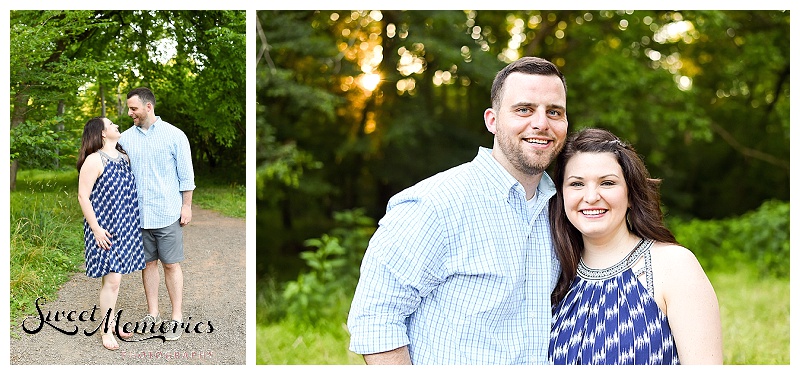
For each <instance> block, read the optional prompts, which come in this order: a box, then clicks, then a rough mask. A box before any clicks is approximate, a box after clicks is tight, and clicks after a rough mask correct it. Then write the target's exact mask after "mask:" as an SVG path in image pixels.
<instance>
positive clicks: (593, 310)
mask: <svg viewBox="0 0 800 375" xmlns="http://www.w3.org/2000/svg"><path fill="white" fill-rule="evenodd" d="M652 244H653V240H642V241H640V242H639V244H638V245H637V246H636V247H635V248H634V249H633V251H631V253H630V254H629V255H628V256H627V257H626V258H625V259H623V260H621V261H620V262H619V263H617V264H616V265H614V266H611V267H609V268H606V269H591V268H588V267H586V265H585V264H583V261H581V262H580V264H579V265H578V275H577V276H576V277H575V280H574V281H573V282H572V285H571V286H570V289H569V291H568V292H567V295H566V296H565V297H564V299H562V300H561V302H559V303H558V304H557V305H556V306H555V307H554V308H553V325H552V331H551V333H550V349H549V352H548V355H549V357H550V362H551V363H553V364H557V365H558V364H567V365H584V364H593V365H599V364H609V365H638V364H674V365H677V364H679V361H678V351H677V349H676V347H675V339H674V338H673V336H672V331H671V330H670V328H669V322H668V321H667V316H666V315H664V313H663V312H662V311H661V310H660V309H659V307H658V305H657V304H656V302H655V300H654V299H653V296H654V294H653V272H652V267H651V264H650V246H651V245H652ZM642 256H644V264H645V265H644V267H643V269H642V270H641V271H640V272H639V274H641V272H645V273H646V278H647V284H648V285H647V287H645V286H644V285H642V284H641V283H640V282H639V279H638V278H637V275H636V274H635V273H634V270H633V269H632V266H633V265H634V264H636V262H637V261H638V260H639V258H640V257H642Z"/></svg>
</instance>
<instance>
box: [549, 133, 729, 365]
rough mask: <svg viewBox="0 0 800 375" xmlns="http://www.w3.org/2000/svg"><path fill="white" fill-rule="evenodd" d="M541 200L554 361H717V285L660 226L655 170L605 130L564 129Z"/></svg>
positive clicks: (719, 338)
mask: <svg viewBox="0 0 800 375" xmlns="http://www.w3.org/2000/svg"><path fill="white" fill-rule="evenodd" d="M553 182H554V183H555V185H556V197H555V199H552V200H551V204H550V221H551V225H552V227H553V231H554V233H555V235H554V241H553V244H554V247H555V249H556V251H557V252H558V254H559V259H560V261H561V265H562V274H561V277H560V279H559V281H558V285H557V286H556V289H555V291H554V292H553V303H554V310H553V311H554V315H553V331H552V332H551V335H550V348H549V356H550V360H551V362H553V363H554V364H701V363H702V364H721V363H722V332H721V331H722V328H721V323H720V313H719V305H718V302H717V297H716V293H715V292H714V288H713V287H712V286H711V283H710V281H709V280H708V277H706V274H705V272H704V271H703V268H702V267H701V266H700V263H699V262H698V261H697V259H696V258H695V256H694V254H692V252H691V251H689V250H688V249H686V248H684V247H682V246H680V245H679V244H678V243H677V241H676V240H675V237H674V236H673V235H672V233H671V232H670V231H669V230H668V229H667V228H666V226H665V225H664V222H663V217H662V214H661V211H660V199H659V194H658V183H659V181H658V180H654V179H651V178H650V175H649V173H648V172H647V169H646V168H645V165H644V162H643V161H642V160H641V159H640V158H639V156H638V154H637V153H636V151H635V150H634V149H633V147H631V146H629V145H627V144H625V143H623V142H622V141H620V140H619V139H618V138H617V137H616V136H615V135H613V134H612V133H610V132H608V131H606V130H601V129H584V130H581V131H579V132H578V133H576V134H573V135H572V136H571V137H570V138H569V139H568V140H567V143H566V145H565V146H564V152H563V153H561V154H560V155H559V156H558V158H557V161H556V173H555V176H554V179H553Z"/></svg>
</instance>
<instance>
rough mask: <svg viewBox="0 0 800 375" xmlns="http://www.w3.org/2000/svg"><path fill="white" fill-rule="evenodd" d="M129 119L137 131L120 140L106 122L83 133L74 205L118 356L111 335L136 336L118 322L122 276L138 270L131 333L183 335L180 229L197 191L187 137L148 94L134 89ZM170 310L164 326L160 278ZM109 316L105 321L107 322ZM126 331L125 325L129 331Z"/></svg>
mask: <svg viewBox="0 0 800 375" xmlns="http://www.w3.org/2000/svg"><path fill="white" fill-rule="evenodd" d="M127 98H128V99H127V105H128V115H129V116H130V117H131V118H132V119H133V124H134V125H135V126H133V127H131V128H130V129H128V130H126V131H125V132H123V133H120V132H119V126H117V125H116V124H114V123H112V122H111V120H109V119H108V118H105V117H95V118H92V119H90V120H89V121H88V122H87V123H86V125H85V126H84V130H83V136H82V140H81V148H80V151H79V154H78V164H77V168H78V171H79V178H78V179H79V181H78V202H79V203H80V206H81V210H82V211H83V216H84V219H85V220H84V240H85V246H86V251H85V258H86V275H87V276H89V277H92V278H102V279H101V280H102V284H101V288H100V309H101V311H102V314H103V315H105V316H108V317H109V320H108V321H107V322H106V323H107V324H106V325H104V326H103V331H102V332H101V338H102V341H103V347H105V348H106V349H109V350H117V349H119V343H118V342H117V341H116V339H115V338H114V333H115V332H116V334H117V335H118V336H119V337H120V338H122V339H128V338H130V337H132V336H133V331H134V329H125V325H124V322H116V321H115V316H116V314H115V311H114V310H115V306H116V302H117V296H118V295H119V286H120V282H121V281H122V275H124V274H128V273H132V272H134V271H138V270H142V284H143V285H144V292H145V298H146V300H147V310H148V312H147V314H145V316H144V318H142V320H141V321H140V322H138V324H135V325H134V326H135V327H139V328H137V329H136V332H140V330H141V331H152V332H158V333H163V335H164V339H166V340H177V339H178V338H180V336H181V332H182V331H183V327H182V321H183V316H182V303H183V301H182V300H183V271H182V269H181V264H180V262H181V261H183V260H184V252H183V229H182V227H183V226H185V225H186V224H189V222H190V221H191V220H192V193H193V191H194V188H195V184H194V171H193V169H192V159H191V152H190V148H189V141H188V139H187V138H186V135H185V134H184V133H183V131H181V130H180V129H178V128H177V127H175V126H173V125H171V124H169V123H167V122H165V121H163V120H161V118H160V117H159V116H156V115H155V105H156V98H155V96H154V95H153V93H152V92H151V91H150V90H149V89H147V88H137V89H134V90H131V91H130V92H129V93H128V96H127ZM159 261H161V264H162V266H163V268H164V279H165V284H166V287H167V291H168V293H169V297H170V302H171V304H172V315H171V317H170V319H169V320H166V321H162V319H161V315H160V313H159V306H158V289H159V284H160V273H159V268H158V262H159ZM106 314H107V315H106ZM130 326H131V325H128V327H130Z"/></svg>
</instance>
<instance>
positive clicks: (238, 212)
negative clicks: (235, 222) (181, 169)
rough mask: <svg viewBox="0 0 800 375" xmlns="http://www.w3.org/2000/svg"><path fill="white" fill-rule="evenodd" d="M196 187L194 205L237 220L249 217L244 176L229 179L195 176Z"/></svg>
mask: <svg viewBox="0 0 800 375" xmlns="http://www.w3.org/2000/svg"><path fill="white" fill-rule="evenodd" d="M195 185H196V187H195V190H194V193H193V194H192V205H197V206H200V207H202V208H205V209H208V210H214V211H217V212H219V213H221V214H223V215H225V216H230V217H237V218H245V217H246V216H247V215H246V213H247V199H246V198H247V196H246V187H245V183H244V176H241V177H236V178H227V177H220V176H218V175H212V174H207V173H203V174H200V173H198V174H197V175H195Z"/></svg>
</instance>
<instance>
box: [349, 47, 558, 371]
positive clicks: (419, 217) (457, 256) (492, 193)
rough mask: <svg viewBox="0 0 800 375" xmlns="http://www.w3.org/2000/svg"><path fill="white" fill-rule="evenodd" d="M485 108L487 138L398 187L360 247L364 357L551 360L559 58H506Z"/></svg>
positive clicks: (357, 318)
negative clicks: (446, 165) (469, 152)
mask: <svg viewBox="0 0 800 375" xmlns="http://www.w3.org/2000/svg"><path fill="white" fill-rule="evenodd" d="M491 102H492V107H491V108H489V109H487V110H486V111H485V112H484V122H485V124H486V128H487V129H488V130H489V132H491V133H492V134H494V136H495V137H494V144H493V146H492V147H493V148H492V149H491V150H490V149H486V148H483V147H480V148H479V149H478V154H477V156H476V157H475V158H474V159H473V160H472V161H471V162H468V163H465V164H462V165H460V166H457V167H454V168H452V169H449V170H447V171H444V172H442V173H439V174H437V175H435V176H432V177H430V178H428V179H425V180H423V181H421V182H419V183H417V184H416V185H414V186H412V187H410V188H408V189H406V190H404V191H402V192H400V193H399V194H397V195H395V196H394V197H392V199H391V200H390V201H389V203H388V206H387V210H386V215H385V216H384V217H383V218H382V219H381V221H380V222H379V227H378V229H377V231H376V232H375V234H374V235H373V237H372V239H371V240H370V243H369V247H368V249H367V251H366V253H365V255H364V260H363V262H362V265H361V278H360V280H359V283H358V287H357V288H356V292H355V296H354V298H353V303H352V306H351V310H350V315H349V317H348V329H349V331H350V335H351V341H350V350H352V351H354V352H356V353H359V354H363V355H364V360H365V361H366V363H368V364H484V365H488V364H547V363H548V360H547V349H548V342H549V335H550V317H551V310H550V294H551V292H552V291H553V287H554V286H555V284H556V281H557V278H558V275H559V272H560V266H559V263H558V259H557V256H556V254H555V252H554V250H553V246H552V243H551V235H550V229H549V228H550V227H549V224H548V208H547V207H548V200H549V199H550V197H552V196H553V195H554V194H555V186H554V185H553V182H552V180H551V179H550V177H549V176H548V175H547V174H546V173H545V172H544V170H545V169H546V168H547V167H548V166H549V165H550V163H551V162H552V161H553V160H554V159H555V157H556V156H557V155H558V153H559V152H560V151H561V148H562V147H563V146H564V140H565V137H566V134H567V113H566V109H567V88H566V83H565V80H564V76H563V75H562V74H561V72H560V71H559V70H558V68H556V66H555V65H553V64H552V63H550V62H549V61H547V60H544V59H541V58H536V57H524V58H521V59H519V60H517V61H515V62H513V63H511V64H509V65H508V66H506V67H505V68H504V69H503V70H501V71H500V72H499V73H498V74H497V76H496V77H495V80H494V83H493V84H492V91H491Z"/></svg>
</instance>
